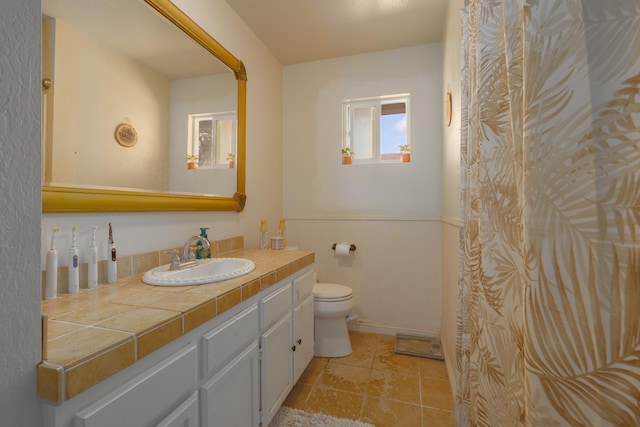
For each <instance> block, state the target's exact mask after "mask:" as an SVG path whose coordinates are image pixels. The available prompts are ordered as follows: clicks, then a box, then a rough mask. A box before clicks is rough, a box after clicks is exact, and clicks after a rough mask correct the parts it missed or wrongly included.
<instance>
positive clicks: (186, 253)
mask: <svg viewBox="0 0 640 427" xmlns="http://www.w3.org/2000/svg"><path fill="white" fill-rule="evenodd" d="M198 240H200V242H201V243H202V249H204V250H205V251H206V250H209V249H210V248H211V243H210V242H209V239H207V238H206V237H202V236H192V237H189V239H187V241H186V242H185V244H184V246H182V253H181V255H178V251H177V250H174V251H171V252H172V253H173V259H172V260H171V266H170V267H169V270H182V269H183V268H189V267H193V266H195V265H197V262H196V257H195V255H194V250H193V246H191V244H192V243H193V242H196V241H198Z"/></svg>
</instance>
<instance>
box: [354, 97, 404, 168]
mask: <svg viewBox="0 0 640 427" xmlns="http://www.w3.org/2000/svg"><path fill="white" fill-rule="evenodd" d="M342 106H343V108H342V113H343V114H342V120H343V136H342V147H343V148H349V149H350V150H351V151H352V152H353V153H354V154H353V159H354V161H355V162H360V163H374V162H387V161H399V160H400V155H401V151H400V146H404V147H409V145H410V141H409V134H408V132H407V129H408V123H409V94H401V95H390V96H380V97H374V98H361V99H346V100H344V101H342Z"/></svg>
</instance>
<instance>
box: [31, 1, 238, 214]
mask: <svg viewBox="0 0 640 427" xmlns="http://www.w3.org/2000/svg"><path fill="white" fill-rule="evenodd" d="M144 1H145V3H147V4H148V5H149V6H151V7H152V8H153V9H155V10H156V11H157V12H159V13H160V14H161V15H162V16H164V17H165V18H167V19H168V20H169V21H170V22H171V23H173V24H174V25H175V26H176V27H178V28H180V29H181V30H182V31H183V32H184V33H185V34H187V35H188V36H189V37H191V38H192V39H193V40H195V41H196V42H197V43H198V44H199V45H201V46H202V47H204V48H205V49H206V50H207V51H208V52H210V53H211V54H212V55H214V56H215V57H216V58H218V59H219V60H220V61H221V62H222V63H224V64H225V65H226V66H227V67H229V68H230V69H231V71H233V72H234V74H235V76H236V80H237V81H238V123H237V125H238V130H237V154H236V168H237V185H236V193H235V194H234V195H233V197H219V196H199V195H190V194H179V193H155V192H147V191H122V190H103V189H95V188H78V187H58V186H43V187H42V212H43V213H74V212H78V213H80V212H169V211H170V212H179V211H236V212H241V211H242V210H243V209H244V205H245V201H246V198H247V196H246V194H245V170H246V114H247V100H246V98H247V73H246V70H245V68H244V64H243V63H242V61H240V60H239V59H238V58H236V57H235V56H233V55H232V54H231V53H230V52H229V51H228V50H227V49H225V47H224V46H222V45H221V44H220V43H218V42H217V41H216V40H215V39H214V38H213V37H211V36H210V35H209V34H208V33H207V32H206V31H205V30H203V29H202V28H201V27H200V26H198V24H196V23H195V22H194V21H193V20H191V18H189V16H187V15H186V14H185V13H184V12H183V11H182V10H180V9H179V8H178V7H177V6H176V5H174V4H173V3H172V2H171V1H170V0H144Z"/></svg>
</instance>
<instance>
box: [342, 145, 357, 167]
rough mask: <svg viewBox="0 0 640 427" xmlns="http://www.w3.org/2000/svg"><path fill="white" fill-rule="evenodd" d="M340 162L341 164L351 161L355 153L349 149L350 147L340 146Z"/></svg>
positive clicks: (347, 163)
mask: <svg viewBox="0 0 640 427" xmlns="http://www.w3.org/2000/svg"><path fill="white" fill-rule="evenodd" d="M341 151H342V164H343V165H350V164H352V163H353V155H354V154H355V153H354V152H353V151H351V148H349V147H344V148H342V150H341Z"/></svg>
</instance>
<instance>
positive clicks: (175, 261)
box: [165, 249, 180, 271]
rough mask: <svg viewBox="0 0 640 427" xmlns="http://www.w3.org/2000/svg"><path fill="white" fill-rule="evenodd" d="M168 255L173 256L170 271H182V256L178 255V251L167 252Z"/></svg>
mask: <svg viewBox="0 0 640 427" xmlns="http://www.w3.org/2000/svg"><path fill="white" fill-rule="evenodd" d="M165 253H167V254H173V256H172V258H171V265H170V266H169V270H172V271H173V270H180V255H179V254H178V250H177V249H174V250H172V251H167V252H165Z"/></svg>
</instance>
